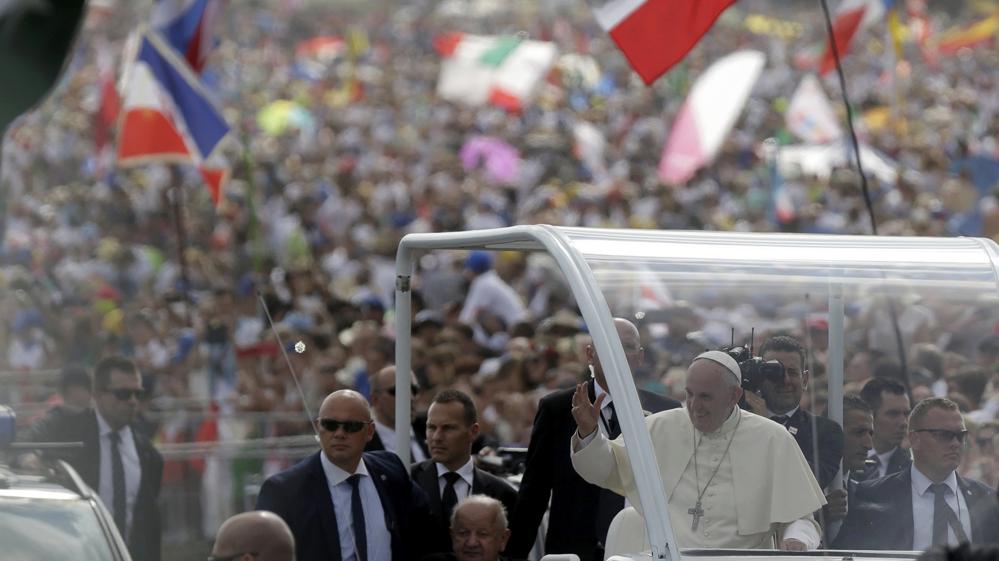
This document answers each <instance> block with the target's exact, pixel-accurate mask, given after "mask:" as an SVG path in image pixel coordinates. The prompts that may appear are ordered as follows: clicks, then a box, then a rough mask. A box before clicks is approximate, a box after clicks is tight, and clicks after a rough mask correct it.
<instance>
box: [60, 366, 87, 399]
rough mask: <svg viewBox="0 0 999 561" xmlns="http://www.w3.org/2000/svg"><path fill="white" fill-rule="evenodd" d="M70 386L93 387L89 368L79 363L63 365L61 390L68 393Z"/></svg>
mask: <svg viewBox="0 0 999 561" xmlns="http://www.w3.org/2000/svg"><path fill="white" fill-rule="evenodd" d="M70 388H86V389H88V390H90V389H92V388H93V382H92V381H91V380H90V374H89V373H88V372H87V369H86V368H84V367H83V366H80V365H79V364H67V365H66V366H63V367H62V372H60V373H59V392H60V393H66V391H67V390H69V389H70Z"/></svg>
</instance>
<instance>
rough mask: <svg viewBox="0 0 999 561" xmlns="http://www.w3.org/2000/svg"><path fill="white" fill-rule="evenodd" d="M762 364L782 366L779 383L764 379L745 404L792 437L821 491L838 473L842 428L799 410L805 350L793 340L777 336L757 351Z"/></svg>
mask: <svg viewBox="0 0 999 561" xmlns="http://www.w3.org/2000/svg"><path fill="white" fill-rule="evenodd" d="M760 356H761V357H762V358H763V360H764V361H772V360H776V361H778V362H780V363H781V364H782V365H783V366H784V376H783V378H782V379H781V381H780V382H775V381H772V380H770V379H765V380H764V381H763V384H762V385H761V386H760V394H761V395H756V394H754V393H752V392H746V402H747V403H749V404H750V407H751V409H752V411H753V412H754V413H756V414H757V415H762V416H764V417H767V418H769V419H770V420H771V421H774V422H776V423H779V424H780V425H782V426H783V427H784V428H786V429H787V430H788V432H790V433H791V435H792V436H794V440H795V441H796V442H797V443H798V448H801V453H802V454H804V456H805V460H806V461H807V462H808V465H809V466H810V467H811V468H812V473H813V474H815V478H816V479H817V480H818V481H819V486H820V487H822V488H823V489H825V488H826V487H827V486H828V485H829V484H830V483H831V482H832V480H833V477H835V476H836V472H838V471H839V462H840V459H841V458H842V457H843V429H841V428H840V426H839V425H838V424H836V423H835V422H833V421H831V420H829V419H827V418H825V417H817V416H815V415H812V414H811V413H809V412H808V411H805V410H804V409H802V408H801V394H802V393H804V391H805V390H806V389H807V388H808V382H809V376H808V370H807V369H806V368H805V349H804V347H802V346H801V343H799V342H798V340H797V339H795V338H793V337H788V336H786V335H778V336H776V337H772V338H770V339H769V340H767V342H766V343H764V344H763V347H761V348H760Z"/></svg>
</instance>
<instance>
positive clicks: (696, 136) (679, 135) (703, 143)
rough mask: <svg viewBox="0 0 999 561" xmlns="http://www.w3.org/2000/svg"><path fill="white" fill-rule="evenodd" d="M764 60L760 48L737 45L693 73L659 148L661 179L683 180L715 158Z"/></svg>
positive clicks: (747, 96)
mask: <svg viewBox="0 0 999 561" xmlns="http://www.w3.org/2000/svg"><path fill="white" fill-rule="evenodd" d="M764 62H765V57H764V56H763V53H761V52H759V51H749V50H745V51H736V52H734V53H732V54H730V55H727V56H725V57H724V58H722V59H720V60H718V61H717V62H715V63H714V64H712V65H711V66H710V67H709V68H708V69H707V70H706V71H705V72H704V74H702V75H701V76H700V77H699V78H698V79H697V82H695V83H694V86H693V87H692V88H691V89H690V94H688V95H687V99H686V100H684V102H683V106H681V107H680V113H679V114H678V115H677V117H676V121H675V122H674V124H673V128H672V130H670V133H669V138H668V139H667V140H666V147H665V148H663V153H662V159H660V161H659V178H660V179H661V180H663V181H664V182H666V183H669V184H673V185H677V184H680V183H684V182H686V181H687V180H689V179H690V178H691V177H693V176H694V172H696V171H697V170H698V169H700V168H701V167H703V166H705V165H706V164H708V163H710V162H711V160H713V159H714V157H715V155H716V154H717V153H718V150H719V149H720V148H721V146H722V142H724V140H725V137H727V136H728V133H729V131H731V130H732V126H733V125H735V121H736V119H738V117H739V114H740V113H742V108H743V107H744V106H745V105H746V101H747V100H748V99H749V93H750V91H752V89H753V84H755V83H756V79H757V78H759V77H760V72H762V70H763V64H764Z"/></svg>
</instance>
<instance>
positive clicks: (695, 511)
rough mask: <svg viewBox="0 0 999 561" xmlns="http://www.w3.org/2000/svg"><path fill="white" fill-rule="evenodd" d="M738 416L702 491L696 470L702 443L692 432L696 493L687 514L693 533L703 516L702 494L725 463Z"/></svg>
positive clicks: (739, 420) (737, 424)
mask: <svg viewBox="0 0 999 561" xmlns="http://www.w3.org/2000/svg"><path fill="white" fill-rule="evenodd" d="M737 414H738V415H739V417H738V419H736V421H735V428H734V429H732V436H730V437H729V438H728V444H726V445H725V451H724V452H722V456H721V459H720V460H718V465H717V466H715V470H714V471H713V472H711V477H709V478H708V482H707V483H705V484H704V489H701V478H700V474H699V473H698V469H697V450H698V449H699V448H700V447H701V442H703V441H704V437H703V436H702V437H701V439H700V440H697V430H696V429H695V430H694V440H695V441H697V444H696V445H695V446H694V490H695V491H697V502H696V503H694V506H693V507H691V508H688V509H687V514H689V515H690V516H691V518H692V520H691V523H690V530H691V531H693V532H696V531H697V526H698V525H700V523H701V517H702V516H704V509H703V508H701V498H702V497H704V493H706V492H707V491H708V487H710V486H711V482H712V481H714V479H715V476H716V475H718V470H719V469H721V466H722V464H723V463H724V462H725V456H727V455H728V450H729V448H731V447H732V441H734V440H735V432H736V431H737V430H739V424H740V423H742V414H741V412H737Z"/></svg>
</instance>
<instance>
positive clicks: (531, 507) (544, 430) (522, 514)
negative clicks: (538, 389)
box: [506, 399, 558, 559]
mask: <svg viewBox="0 0 999 561" xmlns="http://www.w3.org/2000/svg"><path fill="white" fill-rule="evenodd" d="M551 409H552V407H551V402H550V401H548V400H544V399H543V400H542V401H541V405H540V406H539V407H538V414H537V415H536V416H535V417H534V427H533V428H532V429H531V441H530V443H529V444H528V446H527V460H526V463H525V466H524V476H523V478H522V479H521V481H520V489H519V490H518V491H517V502H516V506H515V507H514V509H513V515H512V516H511V519H510V530H511V532H510V542H509V543H508V544H507V547H506V553H507V555H509V556H510V557H512V558H514V559H527V555H528V554H529V553H530V551H531V548H532V547H534V541H535V539H536V538H537V535H538V527H539V526H540V525H541V518H542V517H543V516H544V514H545V511H546V510H548V501H549V499H550V498H551V494H552V485H553V484H552V481H553V478H554V473H552V461H551V456H550V454H551V451H553V450H555V449H557V448H558V444H557V443H556V442H555V441H554V440H555V439H554V438H553V437H554V432H555V431H553V430H552V424H553V423H554V421H555V419H554V417H553V415H552V411H551Z"/></svg>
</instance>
